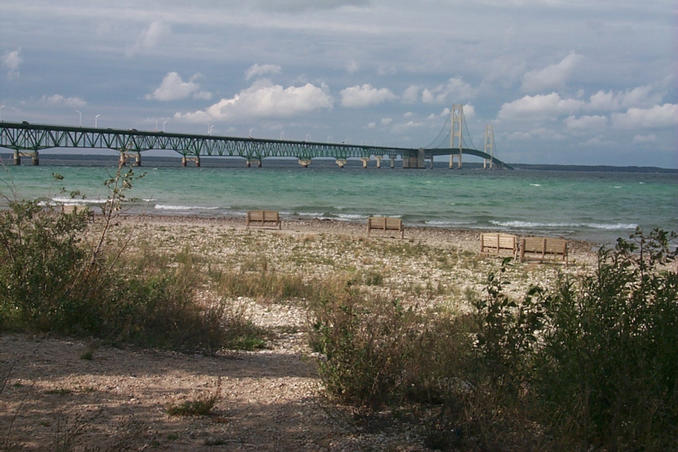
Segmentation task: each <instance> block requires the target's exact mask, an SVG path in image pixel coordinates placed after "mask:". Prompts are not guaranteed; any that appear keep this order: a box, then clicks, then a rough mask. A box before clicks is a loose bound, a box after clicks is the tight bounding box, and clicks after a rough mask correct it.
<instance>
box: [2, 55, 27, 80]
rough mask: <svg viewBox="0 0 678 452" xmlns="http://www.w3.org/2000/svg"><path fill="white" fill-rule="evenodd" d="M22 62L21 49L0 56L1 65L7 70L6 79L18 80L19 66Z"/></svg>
mask: <svg viewBox="0 0 678 452" xmlns="http://www.w3.org/2000/svg"><path fill="white" fill-rule="evenodd" d="M22 61H23V59H22V58H21V49H16V50H12V51H11V52H7V53H5V54H4V55H3V56H2V65H3V66H4V67H5V68H7V77H8V78H10V79H16V78H19V66H21V63H22Z"/></svg>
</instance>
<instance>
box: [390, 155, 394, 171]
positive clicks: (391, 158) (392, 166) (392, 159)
mask: <svg viewBox="0 0 678 452" xmlns="http://www.w3.org/2000/svg"><path fill="white" fill-rule="evenodd" d="M389 160H390V164H391V169H393V168H395V157H393V156H391V157H389Z"/></svg>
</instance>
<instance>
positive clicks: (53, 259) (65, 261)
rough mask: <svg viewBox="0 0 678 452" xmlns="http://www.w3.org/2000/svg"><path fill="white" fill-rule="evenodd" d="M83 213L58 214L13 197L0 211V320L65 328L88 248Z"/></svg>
mask: <svg viewBox="0 0 678 452" xmlns="http://www.w3.org/2000/svg"><path fill="white" fill-rule="evenodd" d="M87 226H88V216H87V214H86V213H74V214H69V215H65V214H57V213H55V212H52V211H45V210H44V209H43V208H42V207H41V206H39V205H38V203H37V202H34V201H27V202H12V203H10V205H9V209H8V210H6V211H3V212H2V213H1V214H0V262H2V265H1V266H0V326H1V325H2V324H4V325H5V326H7V325H14V326H21V325H24V326H30V327H32V328H36V329H42V330H44V329H49V328H51V327H52V326H56V327H57V328H59V329H62V328H66V327H67V326H68V325H69V323H70V315H71V314H72V311H73V310H74V309H76V308H75V307H74V306H73V304H72V303H73V301H74V300H73V298H74V292H77V290H78V288H77V287H76V285H77V284H78V279H79V277H80V276H81V275H82V273H83V271H84V269H85V265H86V257H87V253H86V252H85V249H84V247H83V246H82V245H81V237H82V233H83V232H84V231H85V229H86V228H87Z"/></svg>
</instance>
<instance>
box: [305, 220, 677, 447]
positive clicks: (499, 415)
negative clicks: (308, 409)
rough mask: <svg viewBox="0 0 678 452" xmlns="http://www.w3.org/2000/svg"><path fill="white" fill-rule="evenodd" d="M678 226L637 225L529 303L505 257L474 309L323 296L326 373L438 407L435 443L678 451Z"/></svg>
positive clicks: (345, 387)
mask: <svg viewBox="0 0 678 452" xmlns="http://www.w3.org/2000/svg"><path fill="white" fill-rule="evenodd" d="M675 237H676V236H675V234H668V233H665V232H663V231H659V230H655V231H653V232H652V233H650V234H649V235H647V236H646V235H644V234H642V232H641V231H637V232H636V233H635V234H633V235H632V237H631V240H630V241H626V240H622V239H620V240H618V242H617V245H616V247H615V248H614V249H613V250H608V249H605V248H603V249H601V250H600V252H599V256H598V265H597V267H596V268H595V271H594V272H593V273H592V274H590V275H585V276H581V277H576V278H575V277H570V278H567V277H564V276H563V277H560V278H559V279H558V280H557V281H556V283H555V284H554V286H553V287H548V288H538V287H532V288H530V289H529V290H528V291H527V293H526V295H525V296H524V297H523V299H522V300H521V301H519V302H516V301H513V300H511V299H510V298H509V297H508V296H506V295H505V294H504V292H503V286H504V285H505V284H506V281H505V279H504V278H505V277H504V275H505V272H504V269H505V267H504V266H502V271H501V272H499V273H496V274H490V275H489V276H488V281H487V286H486V292H487V294H486V296H485V297H483V298H479V299H473V300H471V302H472V304H473V307H474V312H473V314H472V315H470V316H456V317H455V316H445V315H440V313H432V312H425V311H423V312H417V311H415V310H411V309H407V310H406V309H403V307H402V306H401V305H400V304H399V303H398V302H388V301H387V300H383V299H378V298H375V297H368V296H365V295H363V294H361V293H360V292H359V291H358V290H357V289H355V288H354V287H352V286H351V285H350V284H349V285H346V286H345V287H344V288H343V289H342V290H340V291H334V292H326V293H325V294H324V295H322V296H320V295H317V296H316V297H315V298H314V299H313V300H312V302H311V319H312V324H311V326H312V328H311V335H310V340H311V346H312V347H313V348H314V349H315V350H316V351H318V352H320V353H321V354H322V356H321V358H320V359H319V364H318V365H319V371H320V376H321V378H322V380H323V383H324V384H325V387H326V388H327V390H328V391H329V392H330V393H331V394H333V395H334V396H336V397H337V398H338V399H340V400H342V401H344V402H348V403H351V404H355V405H359V406H368V407H371V408H377V407H382V406H384V405H389V406H402V405H403V404H408V403H418V404H424V406H427V407H438V410H437V412H438V413H439V415H438V416H433V417H431V416H430V415H428V417H427V416H424V417H423V418H422V422H424V424H425V425H427V426H428V427H427V433H426V441H425V442H426V444H428V445H429V446H431V447H446V448H452V447H461V448H471V449H473V448H480V449H499V448H502V449H520V450H528V449H534V450H539V449H543V448H551V449H568V450H570V449H574V450H578V449H582V450H583V449H590V448H596V449H598V448H599V449H602V450H667V449H672V450H673V449H676V448H678V347H676V344H678V274H677V273H675V272H671V271H670V270H669V265H670V264H671V262H672V261H674V260H675V259H676V256H677V254H678V250H674V251H670V250H669V241H670V240H671V239H673V238H675ZM504 264H505V265H506V264H507V262H505V263H504ZM431 412H436V410H433V411H429V413H431Z"/></svg>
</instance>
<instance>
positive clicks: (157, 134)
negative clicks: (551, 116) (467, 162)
mask: <svg viewBox="0 0 678 452" xmlns="http://www.w3.org/2000/svg"><path fill="white" fill-rule="evenodd" d="M445 122H446V126H443V128H442V129H441V132H440V133H439V134H438V136H437V137H436V138H435V139H434V141H433V142H432V143H431V144H429V145H428V146H426V147H424V148H405V147H393V146H370V145H355V144H345V143H322V142H313V141H299V140H273V139H264V138H252V137H248V138H242V137H229V136H216V135H209V134H208V135H196V134H182V133H166V132H164V131H141V130H136V129H129V130H122V129H110V128H107V129H104V128H96V127H94V128H89V127H71V126H58V125H43V124H31V123H28V122H26V121H24V122H21V123H13V122H0V147H4V148H7V149H11V150H13V151H14V163H15V164H16V165H20V164H21V161H22V158H30V159H31V162H32V164H33V165H38V164H39V162H40V151H42V150H44V149H52V148H58V149H63V148H81V149H110V150H113V151H117V152H119V156H120V162H121V163H126V162H127V161H129V160H131V161H132V164H134V165H137V166H141V164H142V159H141V157H142V153H143V152H145V151H150V150H157V149H164V150H173V151H175V152H177V153H178V154H179V155H181V164H182V165H183V166H186V165H187V164H188V163H194V164H195V165H196V166H200V158H201V157H241V158H244V159H245V162H246V166H248V167H250V166H257V167H261V166H262V162H263V160H264V159H265V158H271V157H273V158H275V157H295V158H297V159H298V162H299V164H300V165H301V166H302V167H308V166H309V165H310V164H311V160H312V159H314V158H333V159H335V161H336V163H337V165H338V166H339V167H343V166H344V165H345V164H346V162H347V160H348V159H360V160H361V161H362V165H363V167H365V168H367V165H368V162H369V161H370V160H372V159H374V160H376V166H377V167H378V168H380V167H381V162H382V160H383V159H384V158H387V159H388V160H389V162H390V167H391V168H394V167H395V162H396V161H397V160H400V161H402V166H403V168H426V167H427V166H429V165H430V166H431V167H432V166H433V158H434V157H436V156H449V159H450V163H449V166H450V168H453V167H454V163H455V161H456V162H457V168H461V167H462V158H463V156H464V155H472V156H476V157H480V158H481V159H483V167H485V168H494V167H498V168H509V169H511V167H510V165H508V164H506V163H504V162H502V161H501V160H499V159H497V158H496V157H495V156H494V150H495V149H494V130H493V128H492V126H491V125H488V126H487V127H486V129H485V139H484V146H483V150H482V151H481V150H479V149H475V146H473V144H472V142H471V145H470V146H469V145H468V144H466V138H469V139H470V137H471V135H470V134H469V133H468V128H467V127H466V123H465V120H464V113H463V106H461V105H453V107H452V110H451V113H450V121H449V122H448V121H447V120H446V121H445ZM447 124H449V127H448V126H447ZM446 130H447V133H445V131H446ZM448 139H449V142H448V141H447V140H448Z"/></svg>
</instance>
